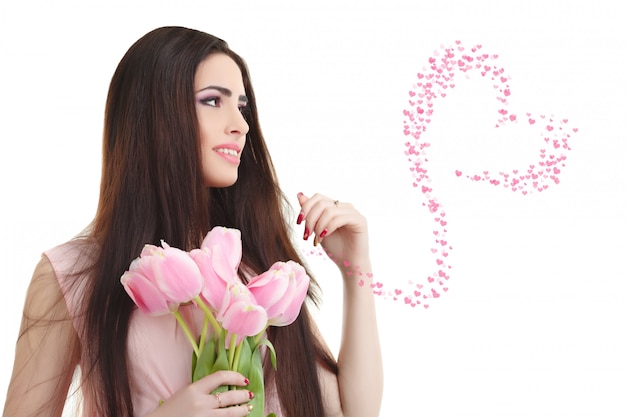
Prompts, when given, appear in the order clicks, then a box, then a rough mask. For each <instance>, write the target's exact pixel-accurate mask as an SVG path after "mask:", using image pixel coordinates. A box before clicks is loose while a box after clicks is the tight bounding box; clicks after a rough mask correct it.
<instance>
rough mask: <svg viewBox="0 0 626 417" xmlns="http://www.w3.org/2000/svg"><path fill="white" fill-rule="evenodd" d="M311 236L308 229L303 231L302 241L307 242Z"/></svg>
mask: <svg viewBox="0 0 626 417" xmlns="http://www.w3.org/2000/svg"><path fill="white" fill-rule="evenodd" d="M310 234H311V232H310V231H309V229H306V228H305V229H304V237H303V239H304V240H307V239H308V238H309V235H310Z"/></svg>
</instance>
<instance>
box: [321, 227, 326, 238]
mask: <svg viewBox="0 0 626 417" xmlns="http://www.w3.org/2000/svg"><path fill="white" fill-rule="evenodd" d="M327 234H328V230H326V229H324V230H322V233H320V239H321V238H323V237H324V236H326V235H327Z"/></svg>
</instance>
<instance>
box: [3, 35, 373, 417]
mask: <svg viewBox="0 0 626 417" xmlns="http://www.w3.org/2000/svg"><path fill="white" fill-rule="evenodd" d="M298 201H299V204H300V206H301V209H300V212H299V214H298V217H297V223H298V224H302V225H303V226H304V231H303V237H304V239H305V240H306V239H309V238H313V239H315V240H316V241H319V242H321V244H322V245H323V247H324V249H325V250H326V251H328V252H329V253H330V254H333V255H335V256H333V259H335V260H336V262H337V263H338V266H339V267H340V269H341V271H342V276H343V279H344V322H343V335H342V342H341V348H340V353H339V357H338V359H337V361H335V360H334V358H333V357H332V355H331V354H330V353H329V350H328V348H327V347H326V345H325V343H324V341H323V339H322V337H321V335H320V334H319V333H318V331H317V328H316V326H315V325H314V323H313V322H312V320H311V317H310V315H309V313H308V310H307V307H306V305H303V307H302V310H301V312H300V315H299V316H298V318H297V320H296V321H295V322H294V323H293V324H292V325H290V326H286V327H270V330H269V334H268V336H269V339H270V340H271V341H272V342H273V344H274V346H275V349H276V352H277V356H278V358H279V361H280V363H281V364H285V365H283V366H281V367H280V369H279V371H276V372H275V371H273V369H272V368H271V366H267V367H266V381H267V382H266V392H267V402H266V410H267V412H276V413H277V415H282V416H291V417H294V416H299V417H300V416H312V417H313V416H315V417H319V416H324V415H326V416H341V415H344V416H357V415H358V416H376V415H378V411H379V409H380V402H381V397H382V366H381V355H380V348H379V341H378V335H377V331H376V316H375V309H374V300H373V295H372V292H371V291H370V290H369V285H368V283H369V282H371V281H368V278H367V277H368V276H371V275H370V274H363V275H361V278H360V282H357V280H356V279H355V276H356V274H354V273H353V272H354V271H355V270H354V269H348V268H346V267H345V266H344V265H347V264H350V265H352V266H355V267H358V268H359V272H361V273H362V272H367V271H371V266H370V261H369V255H368V236H367V225H366V221H365V219H364V218H363V217H362V216H361V215H360V214H359V213H358V212H357V211H356V210H355V209H354V208H353V207H352V206H351V205H350V204H347V203H339V202H337V201H333V200H331V199H329V198H327V197H325V196H322V195H319V194H316V195H314V196H312V197H307V196H305V195H304V194H302V193H300V194H298ZM286 207H287V205H286V199H285V198H284V196H283V194H282V192H281V190H280V189H279V187H278V183H277V180H276V176H275V172H274V168H273V165H272V162H271V159H270V156H269V153H268V150H267V148H266V145H265V142H264V140H263V136H262V134H261V130H260V127H259V121H258V117H257V110H256V102H255V97H254V92H253V89H252V85H251V83H250V77H249V74H248V70H247V68H246V65H245V63H244V61H243V60H242V59H241V58H240V57H239V56H238V55H237V54H235V53H234V52H233V51H231V50H230V49H229V48H228V46H227V44H226V43H225V42H223V41H222V40H220V39H218V38H215V37H213V36H211V35H208V34H206V33H202V32H199V31H196V30H191V29H186V28H181V27H164V28H159V29H156V30H154V31H152V32H150V33H148V34H146V35H145V36H144V37H142V38H141V39H139V40H138V41H137V42H136V43H135V44H134V45H133V46H132V47H131V48H130V49H129V50H128V52H127V53H126V55H125V56H124V58H123V59H122V61H121V62H120V64H119V66H118V68H117V70H116V72H115V74H114V75H113V78H112V81H111V85H110V88H109V94H108V98H107V103H106V114H105V126H104V142H103V170H102V183H101V190H100V200H99V205H98V209H97V213H96V216H95V219H94V221H93V223H92V224H91V226H90V227H89V228H88V229H87V230H86V231H85V232H84V233H83V234H82V235H81V236H79V237H77V238H76V239H74V240H72V241H70V242H68V243H65V244H63V245H60V246H58V247H56V248H53V249H51V250H49V251H47V252H46V253H45V254H44V256H43V257H42V260H41V261H40V263H39V264H38V265H37V267H36V270H35V273H34V275H33V280H32V282H31V284H30V286H29V291H28V294H27V298H26V303H25V308H24V319H23V323H22V327H21V330H20V336H19V338H18V341H17V347H16V356H15V364H14V371H13V376H12V379H11V383H10V386H9V390H8V395H7V402H6V405H5V410H4V415H5V416H34V415H38V416H41V415H50V416H59V415H60V414H61V412H62V409H63V406H64V402H65V398H66V396H67V392H68V389H69V386H70V383H71V380H72V377H73V375H74V371H75V369H76V367H77V366H80V371H81V380H80V381H81V383H80V389H81V391H82V394H83V397H84V402H83V410H84V414H85V415H89V416H92V415H97V416H115V417H123V416H128V417H130V416H144V415H145V416H151V417H159V416H181V415H182V416H186V417H192V416H244V415H246V414H247V413H248V412H249V411H250V410H249V407H248V405H247V402H248V401H249V399H250V395H251V394H250V393H249V392H248V391H246V390H245V389H242V390H237V391H230V392H227V393H223V394H221V395H220V396H219V397H216V396H214V395H210V394H209V393H210V392H211V391H212V390H213V389H215V388H217V387H218V386H220V385H238V386H241V387H244V388H245V385H246V382H247V381H246V380H245V378H244V376H243V375H241V374H239V373H236V372H218V373H215V374H212V375H209V376H207V377H205V378H203V379H201V380H199V381H197V382H195V383H190V381H189V369H190V368H189V366H190V364H189V362H190V358H191V350H190V349H191V348H190V346H188V343H186V344H185V342H184V341H183V342H181V340H184V337H183V338H182V339H181V337H180V332H181V330H180V329H179V328H177V326H176V323H175V320H174V319H173V318H172V317H170V316H167V317H165V318H154V317H151V316H146V315H143V314H141V313H140V312H139V311H138V310H136V309H135V308H134V304H133V302H132V301H131V299H130V298H129V297H128V295H127V294H126V292H125V291H124V288H123V286H122V285H121V284H120V282H119V277H120V276H121V275H122V273H123V272H124V271H125V270H126V269H127V268H128V265H129V264H130V262H131V261H132V260H133V259H134V258H136V257H137V256H138V254H139V253H140V251H141V248H142V247H143V245H144V244H146V243H152V244H159V242H160V240H161V239H164V240H165V241H167V242H168V243H169V244H170V245H172V246H175V247H178V248H183V249H185V250H191V249H192V248H195V247H199V245H200V243H201V241H202V239H203V237H204V236H205V235H206V233H207V232H208V231H209V230H210V229H211V228H212V227H213V226H215V225H222V226H226V227H232V228H236V229H239V230H240V231H241V233H242V236H243V239H242V240H243V258H242V270H243V271H244V272H246V273H253V274H258V273H260V272H262V271H265V270H266V269H268V268H269V267H270V266H271V265H272V264H273V263H274V262H275V261H277V260H286V259H293V260H295V261H297V262H300V263H302V260H301V258H300V257H299V255H298V253H297V251H296V249H295V248H294V246H293V243H292V242H291V241H290V230H289V226H288V225H289V217H288V216H290V213H289V212H288V211H287V210H286V209H285V208H286ZM339 255H340V256H339ZM241 275H242V276H241V279H243V280H245V279H246V274H244V273H242V274H241ZM316 290H317V284H316V283H315V281H312V285H311V288H310V291H309V294H308V296H309V298H310V300H311V301H313V302H314V303H315V302H317V294H316ZM160 400H164V401H163V403H162V404H161V405H160V406H159V405H158V403H159V401H160Z"/></svg>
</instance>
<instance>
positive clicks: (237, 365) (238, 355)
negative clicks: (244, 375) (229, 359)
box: [230, 342, 243, 372]
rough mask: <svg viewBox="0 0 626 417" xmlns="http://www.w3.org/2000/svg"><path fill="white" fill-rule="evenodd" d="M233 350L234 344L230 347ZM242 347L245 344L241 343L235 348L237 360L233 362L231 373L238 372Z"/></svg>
mask: <svg viewBox="0 0 626 417" xmlns="http://www.w3.org/2000/svg"><path fill="white" fill-rule="evenodd" d="M230 346H231V348H232V346H233V345H232V344H231V345H230ZM241 346H243V342H242V343H239V344H238V345H237V347H236V348H235V359H234V360H233V366H232V367H231V368H230V370H231V371H235V372H238V371H237V368H238V367H239V357H240V356H241Z"/></svg>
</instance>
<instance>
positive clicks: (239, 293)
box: [216, 281, 267, 349]
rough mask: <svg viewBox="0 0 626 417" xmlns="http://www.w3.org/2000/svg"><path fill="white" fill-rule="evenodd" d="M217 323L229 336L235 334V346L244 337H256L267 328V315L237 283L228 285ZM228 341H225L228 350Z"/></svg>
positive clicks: (244, 287)
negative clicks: (219, 323) (220, 324)
mask: <svg viewBox="0 0 626 417" xmlns="http://www.w3.org/2000/svg"><path fill="white" fill-rule="evenodd" d="M216 318H217V321H219V322H221V323H222V327H223V328H224V329H226V330H228V331H229V332H230V333H231V334H233V333H235V334H237V341H236V344H239V343H240V342H241V340H242V339H243V338H244V337H246V336H256V335H257V334H259V333H260V332H262V331H263V330H264V329H265V327H266V326H267V313H266V312H265V310H264V309H263V307H261V306H259V305H258V304H257V302H256V300H255V299H254V296H253V295H252V293H250V290H248V288H247V287H246V286H245V285H244V284H242V283H241V282H239V281H233V282H231V283H230V284H228V288H227V291H226V293H225V297H224V300H223V302H222V306H221V307H220V310H219V311H218V313H217V317H216ZM229 344H230V340H229V339H228V338H227V340H226V348H227V349H229V348H230V346H229Z"/></svg>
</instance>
